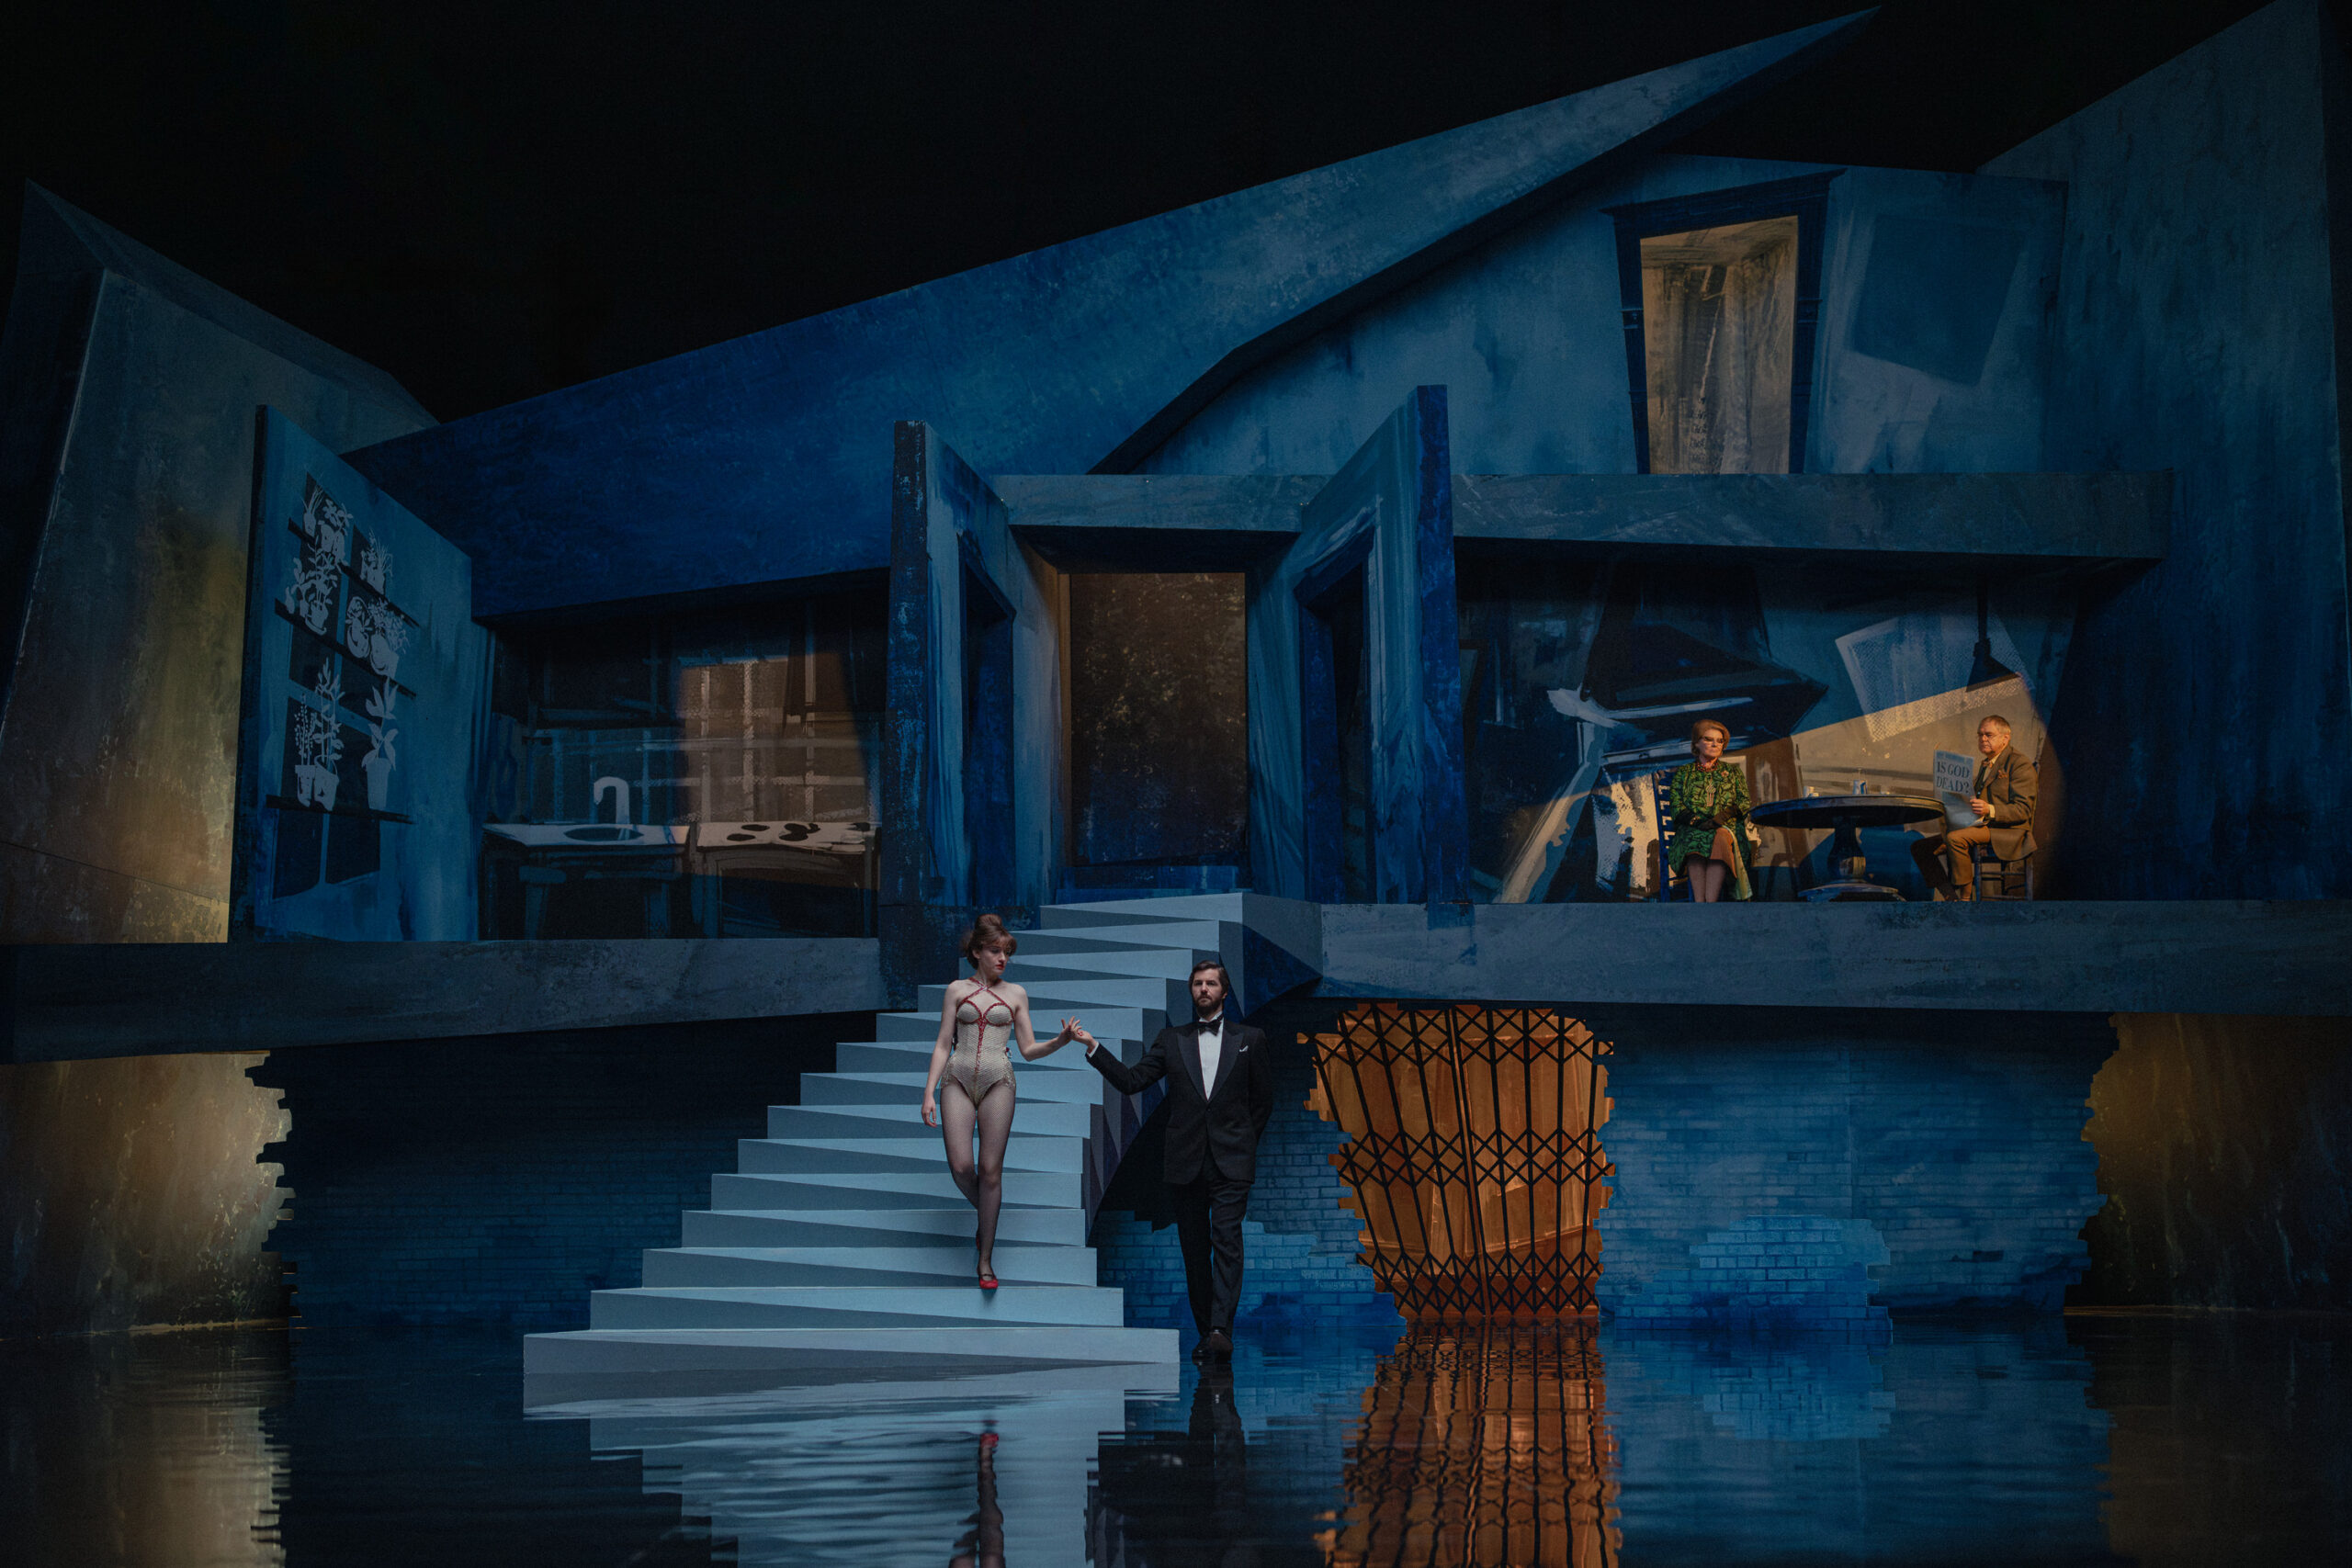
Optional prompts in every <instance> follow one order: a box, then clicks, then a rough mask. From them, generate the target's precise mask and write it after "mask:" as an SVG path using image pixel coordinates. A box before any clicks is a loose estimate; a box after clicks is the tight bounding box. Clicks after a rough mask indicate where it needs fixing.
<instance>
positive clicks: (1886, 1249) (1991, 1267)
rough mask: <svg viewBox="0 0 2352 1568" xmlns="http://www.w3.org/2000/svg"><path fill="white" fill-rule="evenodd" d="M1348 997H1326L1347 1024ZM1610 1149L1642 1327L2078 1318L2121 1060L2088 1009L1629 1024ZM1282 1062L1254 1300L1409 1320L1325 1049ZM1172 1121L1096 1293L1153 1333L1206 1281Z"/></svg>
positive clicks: (1648, 1017)
mask: <svg viewBox="0 0 2352 1568" xmlns="http://www.w3.org/2000/svg"><path fill="white" fill-rule="evenodd" d="M1339 1005H1343V1004H1324V1009H1325V1012H1324V1016H1325V1017H1328V1016H1329V1011H1330V1010H1332V1009H1334V1008H1336V1007H1337V1006H1339ZM1584 1016H1585V1018H1586V1020H1587V1021H1588V1022H1589V1023H1590V1024H1591V1025H1592V1027H1593V1030H1594V1032H1595V1033H1597V1034H1599V1035H1600V1037H1601V1038H1603V1039H1605V1040H1608V1041H1610V1042H1611V1045H1612V1047H1613V1052H1612V1055H1611V1057H1610V1058H1609V1069H1610V1082H1609V1092H1610V1095H1611V1099H1612V1100H1613V1101H1614V1107H1613V1111H1612V1114H1611V1120H1610V1122H1608V1124H1607V1125H1606V1126H1605V1127H1604V1128H1603V1129H1602V1131H1601V1142H1602V1145H1603V1147H1604V1149H1605V1150H1606V1151H1607V1154H1608V1156H1609V1157H1610V1159H1611V1161H1612V1162H1614V1164H1615V1166H1616V1175H1615V1177H1614V1179H1613V1181H1612V1184H1611V1185H1612V1190H1611V1201H1610V1203H1609V1206H1608V1207H1607V1208H1606V1209H1604V1210H1603V1211H1602V1213H1601V1215H1600V1235H1601V1242H1602V1249H1601V1275H1600V1285H1599V1296H1600V1304H1601V1307H1602V1309H1603V1310H1604V1311H1605V1312H1608V1313H1610V1314H1617V1315H1622V1316H1624V1317H1625V1318H1627V1320H1628V1321H1629V1322H1659V1321H1665V1320H1674V1319H1689V1320H1696V1321H1716V1320H1722V1319H1778V1320H1780V1321H1781V1322H1782V1323H1783V1324H1786V1323H1789V1322H1792V1321H1798V1320H1803V1321H1805V1322H1808V1323H1814V1324H1816V1325H1819V1326H1826V1327H1857V1326H1859V1327H1869V1326H1871V1325H1873V1324H1875V1323H1876V1322H1878V1321H1880V1320H1882V1319H1883V1315H1884V1313H1883V1309H1885V1308H1888V1307H1896V1308H1906V1307H1907V1308H1928V1307H1962V1306H1987V1307H2006V1308H2038V1309H2049V1308H2055V1307H2056V1306H2058V1305H2059V1304H2061V1301H2062V1298H2063V1295H2064V1291H2065V1288H2066V1286H2067V1285H2068V1284H2069V1283H2070V1282H2072V1281H2073V1280H2075V1279H2076V1278H2077V1277H2079V1276H2080V1274H2081V1273H2082V1271H2083V1269H2085V1267H2086V1264H2087V1261H2088V1252H2087V1249H2086V1246H2085V1244H2084V1242H2083V1240H2082V1238H2081V1233H2082V1230H2083V1227H2084V1224H2085V1223H2086V1221H2088V1220H2089V1218H2090V1217H2091V1215H2092V1213H2094V1212H2096V1211H2097V1209H2098V1206H2099V1204H2100V1201H2101V1199H2100V1197H2099V1195H2098V1190H2097V1185H2096V1173H2097V1168H2098V1155H2097V1152H2096V1151H2095V1150H2094V1149H2093V1147H2092V1146H2091V1145H2090V1144H2089V1143H2087V1142H2086V1141H2085V1139H2084V1136H2083V1129H2084V1124H2085V1122H2086V1120H2087V1118H2088V1114H2089V1112H2088V1109H2087V1105H2086V1100H2087V1098H2088V1095H2089V1092H2090V1081H2091V1077H2092V1076H2093V1075H2094V1074H2095V1073H2096V1072H2097V1071H2098V1067H2099V1065H2100V1063H2101V1062H2102V1061H2104V1060H2105V1059H2106V1058H2107V1057H2108V1055H2109V1054H2110V1053H2111V1052H2112V1051H2113V1049H2114V1043H2115V1042H2114V1033H2113V1031H2112V1030H2111V1029H2110V1028H2109V1024H2108V1022H2107V1021H2106V1020H2105V1019H2103V1018H2099V1017H2094V1016H2086V1015H2076V1014H2017V1013H2011V1014H1985V1013H1970V1014H1959V1013H1939V1012H1929V1011H1905V1012H1860V1011H1837V1012H1831V1011H1804V1010H1781V1009H1740V1010H1691V1009H1665V1008H1654V1009H1630V1008H1629V1009H1616V1010H1599V1011H1596V1012H1593V1013H1588V1014H1586V1015H1584ZM1253 1021H1255V1022H1258V1023H1259V1024H1260V1025H1261V1027H1267V1028H1268V1030H1269V1033H1270V1035H1271V1036H1272V1040H1271V1042H1270V1043H1272V1045H1273V1046H1274V1047H1275V1049H1276V1050H1277V1053H1278V1054H1277V1056H1276V1060H1277V1062H1278V1063H1279V1064H1280V1066H1279V1068H1278V1071H1277V1077H1276V1083H1277V1085H1278V1092H1277V1096H1276V1100H1275V1111H1274V1115H1273V1119H1272V1121H1271V1122H1269V1123H1268V1124H1267V1128H1266V1135H1265V1138H1264V1140H1263V1142H1262V1143H1261V1145H1260V1147H1259V1153H1258V1182H1257V1185H1256V1187H1255V1188H1254V1189H1253V1190H1252V1191H1251V1193H1250V1220H1249V1223H1248V1224H1246V1225H1245V1226H1244V1228H1243V1254H1244V1258H1245V1263H1244V1269H1243V1274H1242V1284H1243V1295H1242V1303H1241V1310H1242V1312H1243V1314H1249V1315H1255V1316H1259V1317H1261V1318H1276V1319H1280V1318H1284V1317H1288V1316H1293V1315H1306V1316H1318V1315H1322V1316H1328V1315H1330V1314H1385V1315H1386V1316H1388V1317H1390V1318H1391V1319H1392V1320H1393V1318H1394V1315H1395V1311H1396V1309H1395V1304H1394V1301H1393V1299H1392V1298H1391V1297H1388V1296H1385V1295H1381V1294H1378V1293H1376V1292H1374V1290H1373V1288H1372V1277H1371V1272H1370V1270H1369V1269H1365V1268H1363V1266H1362V1265H1360V1264H1359V1263H1357V1262H1356V1261H1355V1258H1356V1254H1357V1251H1358V1247H1359V1243H1358V1241H1357V1220H1356V1216H1355V1215H1354V1213H1352V1212H1351V1211H1350V1210H1347V1209H1343V1208H1341V1207H1340V1201H1341V1200H1342V1199H1343V1198H1344V1197H1346V1196H1347V1189H1346V1187H1345V1185H1344V1184H1343V1183H1342V1182H1341V1181H1340V1179H1339V1175H1338V1173H1337V1172H1336V1171H1334V1170H1333V1169H1332V1168H1331V1166H1330V1155H1331V1153H1332V1152H1333V1151H1334V1150H1335V1149H1337V1148H1338V1147H1339V1145H1340V1132H1339V1129H1338V1128H1336V1127H1334V1126H1332V1125H1331V1124H1329V1123H1328V1122H1323V1121H1321V1120H1320V1119H1318V1118H1317V1116H1316V1115H1315V1113H1314V1112H1312V1111H1307V1110H1306V1109H1305V1107H1304V1104H1303V1103H1302V1102H1303V1101H1304V1100H1306V1093H1307V1089H1308V1088H1309V1086H1310V1085H1311V1083H1312V1081H1313V1076H1314V1068H1313V1065H1312V1055H1311V1046H1309V1045H1308V1044H1307V1043H1305V1036H1306V1035H1307V1034H1309V1033H1311V1032H1313V1031H1314V1030H1315V1029H1316V1028H1318V1027H1323V1024H1322V1023H1320V1022H1319V1021H1317V1020H1314V1019H1305V1020H1301V1021H1296V1022H1295V1024H1294V1025H1293V1026H1292V1027H1291V1028H1290V1029H1289V1030H1288V1031H1286V1032H1284V1033H1276V1032H1275V1030H1276V1028H1277V1027H1279V1026H1280V1023H1281V1020H1280V1019H1279V1018H1277V1019H1275V1020H1269V1018H1267V1017H1266V1016H1264V1015H1261V1016H1260V1017H1258V1018H1257V1019H1255V1020H1253ZM1159 1160H1160V1155H1159V1135H1158V1128H1157V1126H1156V1125H1148V1126H1147V1127H1146V1128H1145V1130H1144V1132H1143V1133H1142V1134H1139V1135H1138V1137H1137V1141H1136V1146H1135V1147H1134V1148H1133V1149H1131V1150H1130V1151H1129V1154H1128V1156H1127V1159H1126V1161H1125V1163H1124V1164H1123V1165H1122V1167H1121V1168H1120V1171H1119V1174H1118V1176H1117V1177H1116V1178H1115V1179H1114V1181H1113V1184H1112V1188H1111V1190H1110V1192H1109V1193H1108V1194H1107V1195H1106V1196H1105V1198H1104V1200H1103V1205H1102V1209H1101V1211H1100V1212H1099V1213H1098V1215H1097V1218H1096V1221H1095V1229H1094V1235H1093V1243H1094V1246H1095V1247H1096V1249H1097V1278H1098V1280H1100V1281H1101V1282H1102V1283H1103V1284H1105V1285H1116V1286H1118V1287H1120V1288H1121V1289H1123V1290H1125V1292H1127V1317H1128V1321H1129V1322H1130V1323H1132V1324H1136V1325H1148V1326H1169V1325H1172V1326H1185V1325H1189V1324H1190V1321H1191V1309H1190V1306H1189V1305H1188V1303H1187V1298H1186V1296H1185V1292H1184V1271H1183V1263H1182V1257H1181V1255H1180V1253H1179V1251H1178V1248H1177V1242H1176V1232H1175V1229H1174V1226H1173V1225H1172V1224H1170V1215H1169V1213H1168V1212H1167V1208H1166V1202H1165V1200H1164V1198H1163V1197H1162V1196H1161V1195H1160V1188H1159Z"/></svg>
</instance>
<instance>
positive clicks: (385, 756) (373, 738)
mask: <svg viewBox="0 0 2352 1568" xmlns="http://www.w3.org/2000/svg"><path fill="white" fill-rule="evenodd" d="M398 695H399V694H398V693H397V692H395V691H393V690H392V686H391V682H389V681H387V682H385V683H384V685H383V688H382V689H381V690H379V691H378V692H376V693H374V694H371V695H370V696H369V697H368V750H367V752H366V753H365V754H364V755H362V756H361V757H360V759H359V766H360V767H361V768H362V769H363V770H365V771H366V773H367V774H368V810H370V811H381V810H384V809H385V806H384V802H385V801H386V800H388V799H390V796H391V784H392V738H393V737H394V736H396V735H398V734H399V733H400V731H399V730H397V729H395V728H392V700H393V698H395V697H396V696H398Z"/></svg>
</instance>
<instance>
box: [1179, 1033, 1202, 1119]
mask: <svg viewBox="0 0 2352 1568" xmlns="http://www.w3.org/2000/svg"><path fill="white" fill-rule="evenodd" d="M1176 1055H1177V1057H1178V1058H1179V1059H1180V1060H1181V1061H1182V1062H1183V1064H1184V1071H1185V1072H1186V1073H1188V1074H1190V1075H1191V1077H1192V1079H1193V1088H1194V1089H1199V1090H1200V1091H1201V1098H1202V1099H1203V1100H1206V1099H1207V1098H1208V1097H1209V1090H1208V1086H1207V1085H1206V1084H1204V1083H1203V1082H1202V1081H1201V1032H1200V1031H1199V1030H1197V1029H1194V1028H1192V1027H1191V1026H1189V1025H1187V1026H1186V1027H1184V1028H1182V1029H1179V1030H1178V1031H1177V1032H1176Z"/></svg>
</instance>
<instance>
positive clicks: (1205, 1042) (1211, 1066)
mask: <svg viewBox="0 0 2352 1568" xmlns="http://www.w3.org/2000/svg"><path fill="white" fill-rule="evenodd" d="M1223 1055H1225V1014H1224V1013H1223V1012H1219V1013H1218V1014H1217V1015H1216V1018H1214V1019H1212V1020H1211V1021H1208V1022H1207V1023H1204V1024H1203V1025H1202V1026H1201V1092H1202V1093H1203V1094H1204V1095H1205V1094H1207V1093H1208V1092H1209V1091H1210V1090H1211V1089H1215V1088H1216V1065H1217V1061H1218V1059H1219V1058H1221V1057H1222V1056H1223Z"/></svg>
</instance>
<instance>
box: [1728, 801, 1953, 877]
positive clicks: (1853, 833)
mask: <svg viewBox="0 0 2352 1568" xmlns="http://www.w3.org/2000/svg"><path fill="white" fill-rule="evenodd" d="M1943 815H1944V808H1943V803H1942V802H1941V801H1939V800H1938V799H1936V797H1935V796H1933V795H1806V796H1804V797H1802V798H1800V799H1796V800H1766V801H1759V802H1758V804H1757V805H1756V806H1755V807H1754V808H1753V809H1752V810H1751V811H1750V812H1749V814H1748V820H1750V821H1752V822H1754V823H1755V824H1756V825H1757V826H1758V827H1759V828H1827V829H1833V830H1834V836H1833V837H1832V838H1831V839H1830V840H1829V863H1830V864H1831V865H1832V866H1836V867H1838V868H1840V869H1841V870H1842V869H1843V867H1844V866H1845V864H1846V863H1848V862H1849V861H1855V860H1862V861H1863V864H1864V868H1865V871H1866V872H1867V869H1868V865H1869V863H1868V861H1867V860H1864V857H1863V854H1862V840H1861V838H1860V829H1864V828H1901V827H1905V826H1907V825H1909V824H1911V823H1913V822H1926V821H1929V820H1935V821H1940V820H1942V819H1943ZM1807 893H1808V895H1809V896H1810V897H1815V898H1827V899H1836V898H1841V897H1847V898H1850V897H1864V898H1900V897H1902V895H1901V894H1899V893H1897V892H1895V891H1894V888H1892V887H1889V886H1886V885H1885V884H1884V883H1880V882H1871V881H1870V880H1868V878H1867V875H1865V876H1864V877H1863V878H1861V879H1852V878H1849V879H1847V880H1844V881H1839V882H1833V883H1828V884H1826V885H1825V886H1820V887H1815V888H1809V889H1807Z"/></svg>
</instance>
